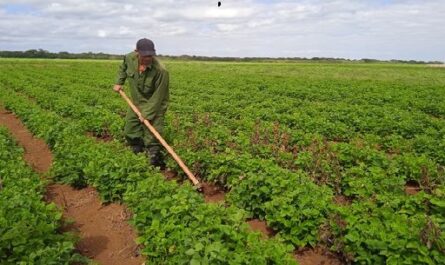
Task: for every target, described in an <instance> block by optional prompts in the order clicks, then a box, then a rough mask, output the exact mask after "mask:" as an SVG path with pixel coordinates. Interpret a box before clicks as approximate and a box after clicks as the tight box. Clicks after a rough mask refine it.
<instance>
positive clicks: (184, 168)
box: [119, 89, 202, 191]
mask: <svg viewBox="0 0 445 265" xmlns="http://www.w3.org/2000/svg"><path fill="white" fill-rule="evenodd" d="M119 94H120V95H121V96H122V97H123V98H124V100H125V101H126V102H127V103H128V105H129V106H130V107H131V109H132V110H133V111H134V113H136V115H137V116H138V117H139V120H141V121H142V122H143V123H144V124H145V126H147V128H148V130H150V132H151V133H152V134H153V135H154V136H155V137H156V139H157V140H158V141H159V142H160V143H161V144H162V146H164V148H165V149H166V150H167V152H168V153H169V154H170V155H171V156H172V157H173V159H174V160H175V161H176V163H178V165H179V166H180V167H181V168H182V170H183V171H184V172H185V174H186V175H187V177H188V178H189V179H190V180H191V181H192V182H193V185H194V186H195V187H196V188H197V190H198V191H202V187H201V184H200V183H199V181H198V179H197V178H196V177H195V176H194V175H193V173H192V172H191V171H190V169H189V168H188V167H187V166H186V165H185V164H184V162H183V161H182V159H181V158H180V157H179V156H178V155H177V154H176V152H175V151H174V150H173V148H171V146H170V145H169V144H168V143H167V142H166V141H165V140H164V138H162V136H161V135H160V134H159V133H158V131H156V129H155V128H154V127H153V125H151V124H150V122H149V121H148V120H146V119H144V118H143V117H142V114H141V112H140V111H139V110H138V108H137V107H136V106H135V105H134V104H133V102H131V100H130V99H129V98H128V97H127V95H126V94H125V92H124V91H122V89H121V90H119Z"/></svg>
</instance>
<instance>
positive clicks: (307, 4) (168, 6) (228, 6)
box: [0, 0, 445, 61]
mask: <svg viewBox="0 0 445 265" xmlns="http://www.w3.org/2000/svg"><path fill="white" fill-rule="evenodd" d="M221 2H222V5H221V7H219V8H218V7H217V3H218V1H213V0H190V1H180V0H145V1H144V0H139V1H134V0H127V1H119V0H97V1H91V0H59V1H51V0H45V1H43V0H14V1H10V0H9V1H4V0H0V50H28V49H39V48H41V49H45V50H49V51H52V52H59V51H68V52H88V51H92V52H105V53H114V54H124V53H127V52H130V51H132V50H134V48H135V44H136V41H137V40H138V39H140V38H144V37H145V38H149V39H152V40H153V41H154V43H155V45H156V50H157V52H158V54H164V55H183V54H188V55H201V56H231V57H308V58H311V57H336V58H349V59H360V58H374V59H384V60H388V59H403V60H424V61H432V60H437V61H445V0H416V1H414V0H373V1H371V0H332V1H327V0H325V1H322V0H293V1H289V0H277V1H272V0H237V1H235V0H222V1H221Z"/></svg>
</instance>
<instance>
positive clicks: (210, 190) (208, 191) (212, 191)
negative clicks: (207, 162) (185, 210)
mask: <svg viewBox="0 0 445 265" xmlns="http://www.w3.org/2000/svg"><path fill="white" fill-rule="evenodd" d="M201 187H202V191H203V194H204V200H205V201H206V202H207V203H218V202H222V201H224V197H225V193H224V191H223V190H222V189H221V188H220V187H218V186H215V185H213V184H210V183H206V182H202V183H201Z"/></svg>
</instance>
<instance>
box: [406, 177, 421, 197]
mask: <svg viewBox="0 0 445 265" xmlns="http://www.w3.org/2000/svg"><path fill="white" fill-rule="evenodd" d="M420 190H421V188H420V185H419V183H418V182H417V181H415V180H409V181H407V182H406V184H405V193H406V194H408V195H416V194H417V193H419V191H420Z"/></svg>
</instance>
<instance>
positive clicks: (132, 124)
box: [116, 52, 169, 148]
mask: <svg viewBox="0 0 445 265" xmlns="http://www.w3.org/2000/svg"><path fill="white" fill-rule="evenodd" d="M138 68H139V63H138V55H137V53H136V52H131V53H129V54H127V55H125V57H124V61H123V62H122V64H121V66H120V68H119V71H118V74H117V80H116V84H117V85H123V84H124V83H125V80H128V82H129V85H130V92H131V99H132V101H133V103H134V104H135V105H136V107H137V108H138V109H139V110H140V111H141V113H142V116H143V117H144V118H145V119H147V120H149V121H150V123H151V124H152V125H153V126H154V127H155V128H156V130H157V131H158V132H159V133H160V134H161V135H162V133H163V129H164V116H165V112H166V111H167V105H168V101H169V74H168V71H167V70H166V69H165V67H164V66H163V65H162V64H161V63H160V62H159V61H158V60H157V59H156V58H153V63H152V64H151V66H149V67H147V68H146V70H145V71H144V72H142V73H139V69H138ZM124 132H125V137H126V138H127V140H128V141H129V142H130V143H131V142H135V141H136V142H137V141H140V139H142V140H143V143H144V145H145V146H146V147H149V148H150V147H159V143H158V141H157V140H156V139H155V138H154V136H153V135H152V134H151V133H150V131H149V130H148V128H147V127H145V125H144V124H142V123H141V122H140V121H139V119H138V117H137V115H136V114H135V113H134V112H133V110H131V108H129V109H128V111H127V115H126V117H125V131H124Z"/></svg>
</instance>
